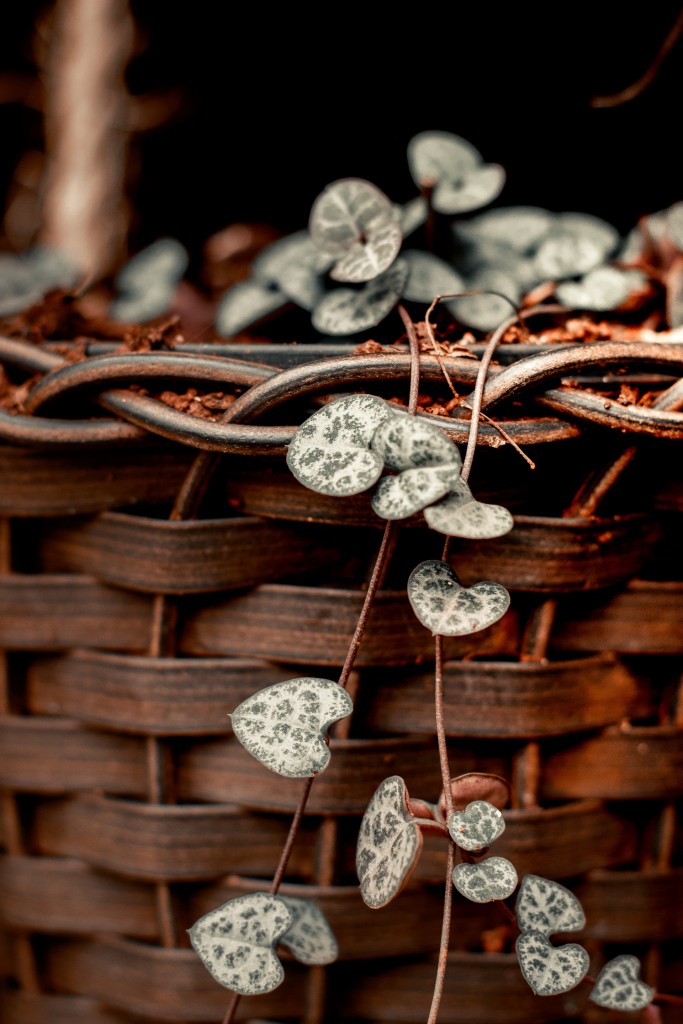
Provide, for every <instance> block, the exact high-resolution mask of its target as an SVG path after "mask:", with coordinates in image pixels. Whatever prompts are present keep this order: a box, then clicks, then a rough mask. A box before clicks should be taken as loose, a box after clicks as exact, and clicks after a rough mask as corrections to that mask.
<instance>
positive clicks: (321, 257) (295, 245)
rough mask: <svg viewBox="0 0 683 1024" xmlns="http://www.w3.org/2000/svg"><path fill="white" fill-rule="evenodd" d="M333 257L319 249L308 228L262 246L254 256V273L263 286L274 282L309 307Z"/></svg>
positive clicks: (319, 293) (318, 295) (321, 289)
mask: <svg viewBox="0 0 683 1024" xmlns="http://www.w3.org/2000/svg"><path fill="white" fill-rule="evenodd" d="M333 262H334V257H331V256H328V255H326V254H325V253H321V252H320V250H319V249H317V248H316V247H315V245H314V244H313V242H312V241H311V238H310V235H309V234H308V232H307V231H297V232H295V233H294V234H293V235H287V237H286V238H280V239H278V241H277V242H273V243H272V244H271V245H269V246H268V247H267V248H265V249H263V250H262V251H261V252H260V253H259V254H258V256H257V257H256V259H255V260H254V263H253V267H252V273H253V277H254V278H255V279H256V280H257V281H259V282H261V284H263V285H264V286H265V287H266V288H272V286H273V285H275V286H276V288H277V290H279V291H280V292H282V294H283V295H285V296H286V297H287V298H288V299H290V300H291V301H292V302H296V304H297V305H298V306H301V307H302V309H307V310H309V311H310V310H311V309H313V307H314V306H316V305H317V303H318V302H319V301H320V299H321V297H322V295H323V294H324V291H325V287H324V283H323V275H324V274H325V273H326V272H327V271H328V270H329V269H330V267H331V266H332V264H333Z"/></svg>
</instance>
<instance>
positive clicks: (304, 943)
mask: <svg viewBox="0 0 683 1024" xmlns="http://www.w3.org/2000/svg"><path fill="white" fill-rule="evenodd" d="M280 899H281V900H282V902H283V903H284V904H285V905H286V907H287V909H288V910H289V912H290V914H291V915H292V923H291V925H290V926H289V928H288V929H287V931H286V932H285V934H284V935H283V936H282V938H281V939H280V944H281V945H282V946H286V947H287V949H288V950H289V951H290V952H291V953H292V955H293V956H294V957H296V959H297V960H298V961H299V962H300V963H302V964H309V965H310V966H315V965H323V964H331V963H334V961H335V960H336V959H337V957H338V956H339V947H338V945H337V940H336V939H335V937H334V934H333V932H332V929H331V928H330V926H329V924H328V922H327V918H326V917H325V915H324V914H323V912H322V910H321V909H320V907H319V906H318V905H317V903H314V902H313V901H312V900H302V899H298V898H297V897H296V896H283V895H282V894H280Z"/></svg>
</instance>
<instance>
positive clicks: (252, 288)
mask: <svg viewBox="0 0 683 1024" xmlns="http://www.w3.org/2000/svg"><path fill="white" fill-rule="evenodd" d="M288 302H289V299H288V298H287V296H286V295H285V294H284V293H283V292H281V291H280V289H279V288H278V287H277V286H276V285H264V284H262V283H261V281H257V280H256V278H253V277H251V278H249V279H248V280H246V281H238V283H237V284H234V285H233V286H232V287H231V288H229V289H228V291H227V292H225V294H224V295H223V297H222V298H221V300H220V302H219V304H218V309H217V310H216V319H215V326H216V332H217V334H218V335H220V337H221V338H230V337H232V336H233V335H234V334H237V333H238V332H239V331H244V330H246V328H247V327H252V326H253V325H254V324H257V323H258V322H259V321H260V320H264V319H265V318H266V317H267V316H270V315H271V313H275V312H277V310H278V309H282V308H283V307H284V306H286V305H287V303H288Z"/></svg>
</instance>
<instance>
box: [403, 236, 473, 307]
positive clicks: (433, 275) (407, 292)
mask: <svg viewBox="0 0 683 1024" xmlns="http://www.w3.org/2000/svg"><path fill="white" fill-rule="evenodd" d="M401 259H403V260H405V261H406V263H407V264H408V283H407V284H406V286H405V288H404V290H403V298H404V299H407V300H408V302H425V303H427V304H430V303H431V302H433V301H434V299H435V298H436V296H437V295H447V294H449V293H451V292H461V291H463V290H464V288H465V282H464V280H463V279H462V277H461V276H460V274H458V273H456V272H455V270H453V267H452V266H451V265H450V263H446V261H445V260H442V259H440V258H439V257H438V256H434V255H433V254H432V253H430V252H423V251H422V250H421V249H404V250H403V252H402V253H401Z"/></svg>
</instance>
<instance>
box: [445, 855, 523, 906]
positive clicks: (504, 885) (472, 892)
mask: <svg viewBox="0 0 683 1024" xmlns="http://www.w3.org/2000/svg"><path fill="white" fill-rule="evenodd" d="M451 878H452V880H453V885H454V886H455V888H456V889H457V890H458V892H459V893H460V894H461V895H462V896H464V897H465V898H466V899H468V900H471V901H472V902H473V903H491V902H493V901H494V900H504V899H507V897H508V896H511V895H512V893H513V892H514V891H515V888H516V887H517V872H516V870H515V867H514V864H512V863H511V862H510V861H509V860H507V858H506V857H488V858H487V859H486V860H482V861H480V862H479V863H478V864H466V863H462V864H456V865H455V868H454V869H453V874H452V876H451Z"/></svg>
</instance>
